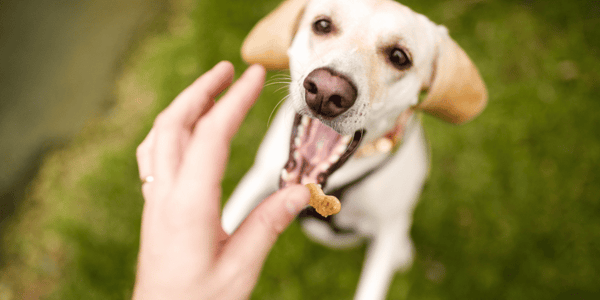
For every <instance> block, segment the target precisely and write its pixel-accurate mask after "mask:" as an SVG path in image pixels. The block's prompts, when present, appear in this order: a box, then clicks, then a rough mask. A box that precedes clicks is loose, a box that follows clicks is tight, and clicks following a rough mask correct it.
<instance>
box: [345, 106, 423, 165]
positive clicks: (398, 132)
mask: <svg viewBox="0 0 600 300" xmlns="http://www.w3.org/2000/svg"><path fill="white" fill-rule="evenodd" d="M414 112H415V111H414V109H413V108H412V107H410V108H408V109H406V110H404V111H403V112H402V113H401V114H400V115H399V116H398V118H397V119H396V122H395V125H394V126H393V127H392V128H391V129H390V130H389V131H388V132H386V133H385V134H383V135H382V136H380V137H378V138H376V139H374V140H372V141H370V142H368V143H366V144H363V145H361V146H360V147H359V148H358V150H357V151H356V153H354V155H353V157H354V158H363V157H368V156H373V155H377V154H382V153H388V154H393V153H395V152H396V150H398V148H400V145H401V144H402V141H403V139H404V136H405V135H406V131H407V129H408V127H409V123H410V120H411V119H413V118H414V117H415V115H414Z"/></svg>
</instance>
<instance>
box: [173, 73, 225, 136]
mask: <svg viewBox="0 0 600 300" xmlns="http://www.w3.org/2000/svg"><path fill="white" fill-rule="evenodd" d="M232 81H233V65H232V64H231V63H230V62H228V61H222V62H220V63H218V64H216V65H215V66H214V67H213V68H212V69H211V70H209V71H208V72H206V73H205V74H204V75H202V76H200V77H199V78H198V79H196V81H194V83H192V84H191V85H190V86H189V87H187V88H186V89H185V90H183V92H181V93H180V94H179V95H178V96H177V97H176V98H175V100H173V102H172V103H171V104H170V105H169V107H168V108H167V109H166V110H165V113H168V114H169V116H170V117H172V118H173V121H174V122H180V123H179V124H180V125H181V126H182V127H185V128H188V129H190V130H191V129H192V127H193V126H194V124H195V123H196V121H198V119H199V118H200V117H201V116H202V115H204V113H206V112H207V111H208V109H207V108H210V107H212V105H213V104H214V99H215V97H217V96H218V95H219V94H220V93H221V92H223V91H224V90H225V89H226V88H227V87H228V86H229V85H231V82H232Z"/></svg>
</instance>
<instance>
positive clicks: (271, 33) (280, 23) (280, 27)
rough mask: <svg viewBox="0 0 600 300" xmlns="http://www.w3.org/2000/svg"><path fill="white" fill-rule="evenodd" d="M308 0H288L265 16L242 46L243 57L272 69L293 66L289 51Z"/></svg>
mask: <svg viewBox="0 0 600 300" xmlns="http://www.w3.org/2000/svg"><path fill="white" fill-rule="evenodd" d="M306 2H308V0H286V1H285V2H283V3H281V4H280V5H279V6H278V7H277V8H276V9H275V10H274V11H272V12H271V13H270V14H269V15H267V16H266V17H264V18H263V19H262V20H260V22H258V24H256V26H254V28H252V31H250V33H249V34H248V36H247V37H246V39H245V40H244V44H243V45H242V58H243V59H244V61H246V62H247V63H248V64H261V65H263V66H264V67H265V68H267V69H270V70H281V69H288V68H289V63H288V62H289V61H288V55H287V50H288V48H289V47H290V45H291V43H292V39H293V38H294V35H295V34H296V31H297V29H298V28H297V27H298V22H299V21H300V18H301V16H302V12H303V11H304V6H305V5H306Z"/></svg>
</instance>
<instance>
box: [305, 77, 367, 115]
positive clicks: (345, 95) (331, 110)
mask: <svg viewBox="0 0 600 300" xmlns="http://www.w3.org/2000/svg"><path fill="white" fill-rule="evenodd" d="M304 89H305V90H306V96H305V99H306V104H307V105H308V107H309V108H310V109H311V110H312V111H313V112H314V113H315V114H317V115H321V116H324V117H328V118H334V117H337V116H339V115H341V114H342V113H344V112H345V111H347V110H348V109H349V108H350V107H352V105H353V104H354V102H355V101H356V95H357V91H356V87H355V86H354V84H353V83H352V81H350V79H349V78H347V77H345V76H343V75H341V74H337V73H336V72H335V71H333V70H331V69H329V68H319V69H315V70H314V71H312V72H310V74H308V76H306V79H304Z"/></svg>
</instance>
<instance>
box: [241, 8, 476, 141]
mask: <svg viewBox="0 0 600 300" xmlns="http://www.w3.org/2000/svg"><path fill="white" fill-rule="evenodd" d="M242 56H243V58H244V59H245V60H246V61H247V62H249V63H260V64H263V65H264V66H266V67H267V68H269V69H286V68H289V69H290V75H291V78H292V82H291V85H290V97H291V100H292V103H293V105H294V108H295V109H296V111H297V112H299V113H301V114H304V115H309V116H311V117H316V118H318V119H319V120H320V121H321V122H323V123H325V124H326V125H328V126H329V127H331V128H333V129H334V130H335V131H337V132H338V133H340V134H345V135H347V134H351V133H354V132H355V131H356V130H359V129H361V128H368V129H369V130H375V131H385V130H388V129H389V127H390V126H393V122H394V121H395V119H396V117H397V116H398V115H399V114H400V113H401V112H402V111H404V110H405V109H407V108H410V107H414V108H416V109H420V110H423V111H425V112H428V113H431V114H433V115H434V116H437V117H440V118H442V119H443V120H446V121H448V122H452V123H462V122H465V121H468V120H470V119H471V118H473V117H474V116H476V115H477V114H479V112H481V110H482V109H483V108H484V107H485V104H486V100H487V92H486V89H485V85H484V84H483V81H482V80H481V77H480V75H479V73H478V71H477V69H476V68H475V66H474V65H473V63H472V62H471V60H470V59H469V57H468V56H467V55H466V54H465V52H464V51H463V50H462V49H461V48H460V47H459V46H458V45H457V44H456V43H455V42H454V41H453V40H452V39H451V38H450V36H449V35H448V32H447V30H446V28H445V27H443V26H439V25H436V24H434V23H433V22H431V21H430V20H429V19H427V18H426V17H425V16H423V15H420V14H418V13H415V12H413V11H412V10H410V9H409V8H407V7H405V6H403V5H401V4H399V3H397V2H395V1H391V0H318V1H310V0H287V1H285V2H284V3H282V4H281V5H280V6H279V7H278V8H277V9H275V10H274V11H273V12H272V13H271V14H269V15H268V16H267V17H265V18H264V19H263V20H261V22H260V23H259V24H257V26H256V27H255V28H254V29H253V30H252V32H251V33H250V34H249V36H248V37H247V39H246V41H245V42H244V46H243V48H242ZM424 90H427V91H428V95H427V97H426V98H425V99H424V100H423V101H422V102H419V94H420V92H421V91H424Z"/></svg>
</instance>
